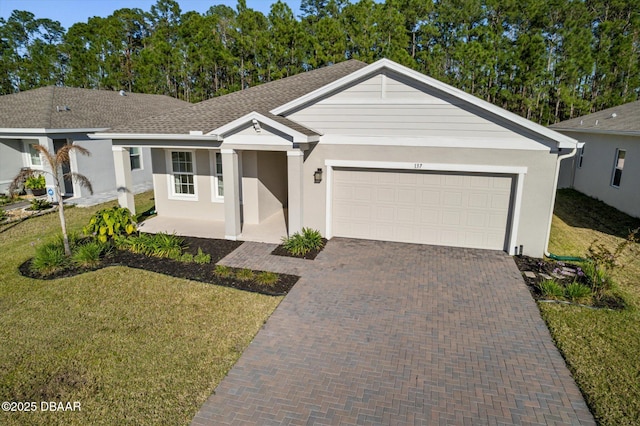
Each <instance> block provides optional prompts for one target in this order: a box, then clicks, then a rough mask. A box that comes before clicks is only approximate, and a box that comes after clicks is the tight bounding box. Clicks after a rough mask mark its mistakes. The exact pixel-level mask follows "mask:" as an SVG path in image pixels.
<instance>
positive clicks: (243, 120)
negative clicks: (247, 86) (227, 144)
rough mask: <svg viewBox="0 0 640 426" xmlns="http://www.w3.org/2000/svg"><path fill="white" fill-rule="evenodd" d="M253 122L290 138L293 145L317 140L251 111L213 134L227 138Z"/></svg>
mask: <svg viewBox="0 0 640 426" xmlns="http://www.w3.org/2000/svg"><path fill="white" fill-rule="evenodd" d="M253 120H256V121H258V122H259V123H262V124H264V125H266V126H269V127H272V128H274V129H276V130H278V131H280V132H282V133H284V134H287V135H289V136H291V137H292V138H293V142H294V143H304V142H317V140H318V137H317V136H315V137H314V136H307V135H305V134H303V133H300V132H299V131H297V130H294V129H292V128H291V127H288V126H286V125H284V124H282V123H278V122H277V121H275V120H273V119H271V118H269V117H267V116H264V115H262V114H260V113H259V112H256V111H252V112H250V113H248V114H245V115H243V116H242V117H240V118H237V119H235V120H233V121H232V122H230V123H227V124H225V125H224V126H221V127H218V128H217V129H214V130H213V132H215V133H216V134H218V135H224V136H228V135H227V134H228V133H231V132H233V131H234V130H238V129H241V128H243V127H245V126H246V125H252V124H253ZM314 139H315V140H314Z"/></svg>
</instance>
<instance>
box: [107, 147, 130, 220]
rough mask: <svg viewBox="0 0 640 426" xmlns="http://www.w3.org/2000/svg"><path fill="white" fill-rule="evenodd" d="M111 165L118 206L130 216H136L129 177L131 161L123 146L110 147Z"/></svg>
mask: <svg viewBox="0 0 640 426" xmlns="http://www.w3.org/2000/svg"><path fill="white" fill-rule="evenodd" d="M111 149H112V151H113V165H114V169H115V172H116V190H117V191H118V204H120V207H126V208H128V209H129V211H130V212H131V214H136V204H135V201H134V200H133V192H132V191H131V190H132V189H133V178H132V177H131V160H130V159H129V150H128V149H127V148H125V147H123V146H112V147H111Z"/></svg>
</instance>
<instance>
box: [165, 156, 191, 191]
mask: <svg viewBox="0 0 640 426" xmlns="http://www.w3.org/2000/svg"><path fill="white" fill-rule="evenodd" d="M171 167H172V169H171V170H172V173H173V174H172V177H173V193H174V194H176V195H177V194H179V195H195V194H196V187H195V183H194V174H195V173H194V165H193V153H192V152H188V151H172V152H171Z"/></svg>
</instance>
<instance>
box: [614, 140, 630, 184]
mask: <svg viewBox="0 0 640 426" xmlns="http://www.w3.org/2000/svg"><path fill="white" fill-rule="evenodd" d="M626 153H627V151H626V150H624V149H617V150H616V162H615V164H614V165H613V177H612V178H611V185H612V186H615V187H616V188H617V187H619V186H620V182H621V181H622V169H624V157H625V155H626Z"/></svg>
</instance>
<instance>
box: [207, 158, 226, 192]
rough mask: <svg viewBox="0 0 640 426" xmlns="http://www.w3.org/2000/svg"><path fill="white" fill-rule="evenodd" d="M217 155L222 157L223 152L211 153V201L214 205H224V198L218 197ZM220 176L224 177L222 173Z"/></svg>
mask: <svg viewBox="0 0 640 426" xmlns="http://www.w3.org/2000/svg"><path fill="white" fill-rule="evenodd" d="M216 154H218V155H222V152H221V151H209V164H210V167H211V201H212V202H214V203H224V196H220V195H218V171H217V170H216ZM220 175H222V173H220ZM223 179H224V175H223ZM223 182H224V180H223ZM223 185H224V183H223ZM223 191H224V186H223Z"/></svg>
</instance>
